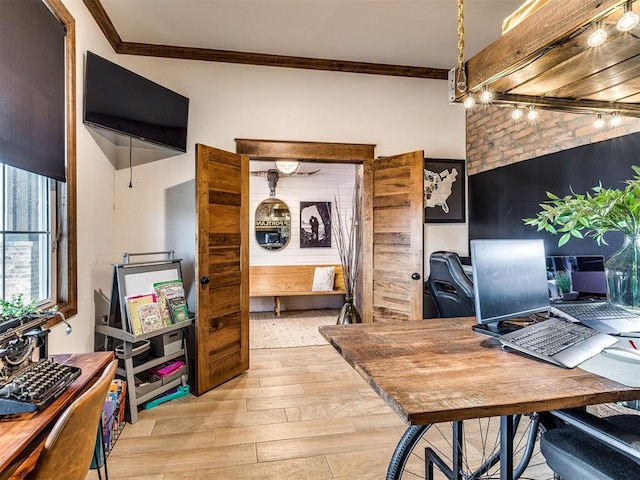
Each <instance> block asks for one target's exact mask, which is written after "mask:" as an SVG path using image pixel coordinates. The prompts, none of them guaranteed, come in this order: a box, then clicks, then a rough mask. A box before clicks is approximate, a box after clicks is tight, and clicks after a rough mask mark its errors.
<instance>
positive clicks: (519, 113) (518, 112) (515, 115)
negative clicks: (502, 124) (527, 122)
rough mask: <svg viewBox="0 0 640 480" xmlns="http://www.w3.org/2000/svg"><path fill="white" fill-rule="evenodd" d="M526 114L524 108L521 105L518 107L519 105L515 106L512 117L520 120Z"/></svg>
mask: <svg viewBox="0 0 640 480" xmlns="http://www.w3.org/2000/svg"><path fill="white" fill-rule="evenodd" d="M523 116H524V112H523V111H522V109H521V108H520V107H518V106H517V105H516V106H515V107H514V108H513V111H512V112H511V118H513V119H514V120H515V121H518V120H520V119H521V118H522V117H523Z"/></svg>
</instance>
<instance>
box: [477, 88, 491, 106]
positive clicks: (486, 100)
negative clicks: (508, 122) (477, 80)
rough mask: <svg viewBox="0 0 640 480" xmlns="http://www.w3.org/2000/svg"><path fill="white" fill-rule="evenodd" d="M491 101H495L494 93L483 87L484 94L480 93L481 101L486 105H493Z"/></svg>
mask: <svg viewBox="0 0 640 480" xmlns="http://www.w3.org/2000/svg"><path fill="white" fill-rule="evenodd" d="M491 100H493V93H491V92H490V91H489V90H487V87H486V86H484V87H482V93H480V101H481V102H482V103H484V104H485V105H488V104H490V103H491Z"/></svg>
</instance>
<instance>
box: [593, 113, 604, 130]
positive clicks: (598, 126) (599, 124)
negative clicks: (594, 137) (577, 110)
mask: <svg viewBox="0 0 640 480" xmlns="http://www.w3.org/2000/svg"><path fill="white" fill-rule="evenodd" d="M602 127H604V119H603V118H602V114H601V113H599V114H598V118H596V121H595V122H593V128H595V129H596V130H600V129H601V128H602Z"/></svg>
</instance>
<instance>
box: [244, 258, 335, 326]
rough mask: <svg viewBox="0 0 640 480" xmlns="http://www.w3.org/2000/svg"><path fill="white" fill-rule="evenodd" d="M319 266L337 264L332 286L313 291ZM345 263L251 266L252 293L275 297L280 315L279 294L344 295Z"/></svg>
mask: <svg viewBox="0 0 640 480" xmlns="http://www.w3.org/2000/svg"><path fill="white" fill-rule="evenodd" d="M316 267H335V269H336V274H335V278H334V280H333V290H332V291H327V292H314V291H312V289H311V288H312V286H313V276H314V273H315V270H316ZM345 293H346V292H345V288H344V278H343V277H342V265H260V266H257V265H256V266H252V267H249V296H250V297H273V302H274V308H273V310H274V312H275V313H276V315H277V316H278V317H279V316H280V297H292V296H303V295H344V294H345Z"/></svg>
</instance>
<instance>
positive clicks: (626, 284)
mask: <svg viewBox="0 0 640 480" xmlns="http://www.w3.org/2000/svg"><path fill="white" fill-rule="evenodd" d="M639 268H640V235H625V237H624V242H623V243H622V247H621V248H620V250H618V251H617V252H616V253H614V254H613V255H611V256H610V257H609V258H608V259H607V260H606V261H605V262H604V270H605V273H606V276H607V293H608V295H609V301H610V302H611V303H614V304H616V305H620V306H621V307H624V308H629V309H635V310H640V289H639V288H638V287H639V285H638V280H639V279H640V271H639Z"/></svg>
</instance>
